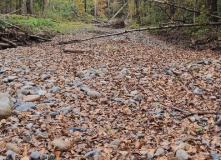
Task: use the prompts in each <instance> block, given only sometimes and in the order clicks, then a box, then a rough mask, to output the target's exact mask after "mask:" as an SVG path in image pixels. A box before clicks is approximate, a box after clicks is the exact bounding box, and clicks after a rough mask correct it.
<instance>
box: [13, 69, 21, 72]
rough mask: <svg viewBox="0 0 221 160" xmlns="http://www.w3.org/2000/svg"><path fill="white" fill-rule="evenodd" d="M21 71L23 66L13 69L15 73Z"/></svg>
mask: <svg viewBox="0 0 221 160" xmlns="http://www.w3.org/2000/svg"><path fill="white" fill-rule="evenodd" d="M21 71H22V69H21V68H16V69H14V70H13V72H14V73H19V72H21Z"/></svg>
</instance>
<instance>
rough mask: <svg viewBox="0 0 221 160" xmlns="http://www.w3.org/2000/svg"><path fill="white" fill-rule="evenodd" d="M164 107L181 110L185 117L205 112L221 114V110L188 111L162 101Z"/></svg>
mask: <svg viewBox="0 0 221 160" xmlns="http://www.w3.org/2000/svg"><path fill="white" fill-rule="evenodd" d="M160 104H161V105H162V106H163V107H165V108H167V109H173V110H176V111H179V112H181V113H183V114H184V116H185V117H189V116H192V115H205V114H214V115H218V114H221V112H220V111H186V110H182V109H180V108H177V107H172V106H168V105H166V104H163V103H160Z"/></svg>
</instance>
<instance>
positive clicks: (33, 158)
mask: <svg viewBox="0 0 221 160" xmlns="http://www.w3.org/2000/svg"><path fill="white" fill-rule="evenodd" d="M30 158H31V160H40V159H41V154H40V153H39V152H32V153H31V155H30Z"/></svg>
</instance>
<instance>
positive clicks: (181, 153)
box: [176, 149, 189, 160]
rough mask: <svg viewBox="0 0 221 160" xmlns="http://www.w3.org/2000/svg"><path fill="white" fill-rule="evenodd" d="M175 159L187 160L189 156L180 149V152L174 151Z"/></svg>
mask: <svg viewBox="0 0 221 160" xmlns="http://www.w3.org/2000/svg"><path fill="white" fill-rule="evenodd" d="M176 157H177V158H180V159H183V160H188V158H189V155H188V154H187V153H186V151H185V150H183V149H180V150H178V151H176Z"/></svg>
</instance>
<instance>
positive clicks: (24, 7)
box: [21, 0, 26, 14]
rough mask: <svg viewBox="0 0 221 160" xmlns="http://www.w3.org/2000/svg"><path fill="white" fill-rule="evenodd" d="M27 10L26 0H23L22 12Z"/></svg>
mask: <svg viewBox="0 0 221 160" xmlns="http://www.w3.org/2000/svg"><path fill="white" fill-rule="evenodd" d="M25 11H26V0H22V3H21V14H25Z"/></svg>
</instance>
